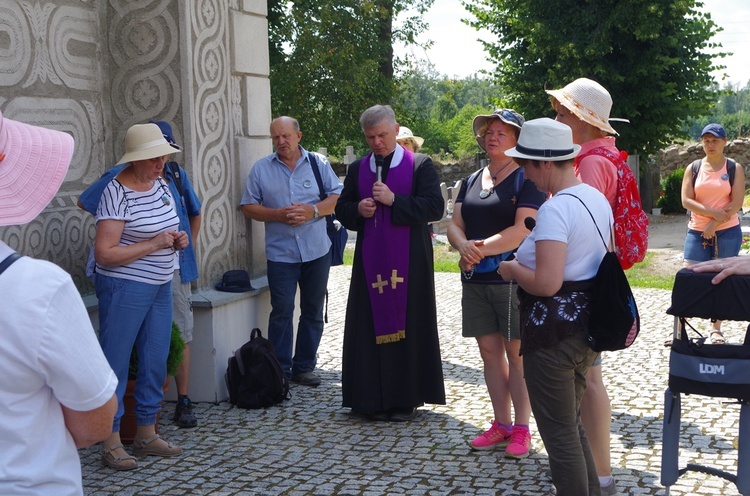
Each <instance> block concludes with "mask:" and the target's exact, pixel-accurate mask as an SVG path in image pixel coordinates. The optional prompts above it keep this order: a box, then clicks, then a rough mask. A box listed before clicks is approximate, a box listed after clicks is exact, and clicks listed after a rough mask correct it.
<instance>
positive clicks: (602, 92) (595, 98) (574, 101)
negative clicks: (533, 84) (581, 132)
mask: <svg viewBox="0 0 750 496" xmlns="http://www.w3.org/2000/svg"><path fill="white" fill-rule="evenodd" d="M545 91H546V92H547V94H549V95H551V96H552V97H553V98H554V99H555V100H557V102H558V103H559V104H560V105H562V106H563V107H565V108H566V109H568V110H569V111H571V112H572V113H573V114H574V115H575V116H576V117H578V118H579V119H581V120H582V121H584V122H586V123H588V124H591V125H592V126H594V127H596V128H597V129H601V130H602V131H606V132H608V133H610V134H615V135H616V134H618V132H617V131H615V129H614V128H613V127H612V126H611V125H610V124H609V121H620V122H630V121H629V120H627V119H620V118H614V117H610V116H609V112H610V111H611V110H612V97H611V96H610V94H609V91H607V90H606V89H605V88H604V86H602V85H601V84H599V83H597V82H596V81H593V80H591V79H587V78H579V79H576V80H575V81H573V82H572V83H570V84H568V85H567V86H565V87H564V88H562V89H559V90H545ZM552 105H553V106H555V103H554V102H552Z"/></svg>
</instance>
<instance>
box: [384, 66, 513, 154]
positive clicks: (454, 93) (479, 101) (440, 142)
mask: <svg viewBox="0 0 750 496" xmlns="http://www.w3.org/2000/svg"><path fill="white" fill-rule="evenodd" d="M499 98H500V95H499V93H498V88H497V86H496V85H495V83H494V82H492V81H491V80H489V79H487V78H480V77H477V76H469V77H467V78H463V79H450V78H448V77H446V76H444V75H441V74H438V73H437V72H436V71H435V69H434V68H433V67H432V66H431V65H429V64H424V63H420V64H415V66H414V67H412V69H411V70H409V71H407V73H406V74H404V75H403V76H402V77H401V78H400V79H399V81H398V85H397V88H396V93H395V95H394V107H395V109H396V112H397V115H398V116H399V122H400V123H401V124H403V125H405V126H408V127H409V128H411V130H412V131H413V132H414V133H415V134H417V135H419V136H422V137H423V138H424V139H425V143H424V149H423V151H424V152H425V153H431V154H439V155H447V156H451V157H453V158H465V157H468V156H472V155H474V153H476V152H478V151H480V150H479V147H478V146H477V144H476V140H475V139H474V132H473V130H472V126H471V123H472V121H473V119H474V117H475V116H476V115H477V114H485V113H489V112H491V111H492V109H493V108H494V107H495V106H496V105H497V104H498V100H499Z"/></svg>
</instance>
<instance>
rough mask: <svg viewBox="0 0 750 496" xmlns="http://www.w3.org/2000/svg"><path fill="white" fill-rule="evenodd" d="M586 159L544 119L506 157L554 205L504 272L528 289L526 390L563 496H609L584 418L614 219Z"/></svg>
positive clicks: (524, 304) (524, 299)
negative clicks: (578, 166)
mask: <svg viewBox="0 0 750 496" xmlns="http://www.w3.org/2000/svg"><path fill="white" fill-rule="evenodd" d="M580 149H581V146H580V145H577V144H574V143H573V136H572V133H571V130H570V128H569V127H568V126H566V125H564V124H561V123H559V122H555V121H553V120H552V119H547V118H543V119H535V120H532V121H528V122H526V124H524V126H523V127H522V128H521V135H520V137H519V138H518V144H517V145H516V146H515V147H514V148H511V149H510V150H507V151H506V152H505V154H506V155H507V156H509V157H513V158H514V159H515V160H516V162H518V164H519V165H520V166H521V167H523V170H524V174H525V175H526V177H527V178H529V179H530V180H531V181H532V182H533V183H534V184H536V186H537V188H539V189H540V190H541V191H545V192H547V193H549V194H551V195H552V196H551V198H550V199H548V200H547V201H546V202H544V204H543V205H542V206H541V207H539V212H538V214H537V218H536V226H535V227H534V229H533V230H532V231H531V234H529V236H528V237H527V238H526V239H525V240H524V241H523V242H522V243H521V246H519V247H518V251H517V252H516V260H514V261H511V262H502V263H501V264H500V269H499V271H500V275H502V277H503V279H505V280H515V281H516V282H517V283H518V285H519V286H520V288H521V289H519V291H518V293H519V300H520V302H521V306H520V313H521V353H522V354H523V370H524V375H525V377H526V387H527V389H528V392H529V399H530V401H531V408H532V411H533V412H534V418H535V419H536V424H537V428H538V429H539V434H540V436H541V437H542V441H544V445H545V447H546V449H547V453H548V455H549V464H550V469H551V475H552V481H553V483H554V485H555V488H556V489H557V494H558V496H563V495H568V496H580V495H583V494H591V495H599V494H601V493H600V483H599V478H598V477H597V473H596V465H595V463H594V459H593V457H592V454H591V450H590V448H589V443H588V440H587V438H586V433H585V431H584V429H583V426H582V425H581V421H580V415H579V408H580V403H581V397H582V396H583V393H584V391H585V389H586V380H585V376H586V372H587V371H588V369H589V367H591V366H592V365H593V363H594V360H596V358H597V353H596V352H594V351H593V350H592V349H591V348H590V347H589V345H588V340H587V335H588V332H587V329H586V325H587V322H588V319H587V318H586V317H585V315H587V314H588V306H589V304H590V303H589V302H590V298H591V284H592V282H591V280H592V279H593V278H594V276H595V275H596V273H597V270H598V268H599V264H600V263H601V261H602V258H604V254H605V253H606V248H605V244H604V242H603V239H609V236H610V231H611V225H612V211H611V209H609V208H607V199H606V198H605V197H604V195H602V194H601V193H600V192H599V191H597V190H596V189H595V188H592V187H591V186H589V185H587V184H584V183H582V182H581V180H580V179H579V178H578V177H576V175H575V171H574V170H573V163H574V159H575V157H576V155H578V152H579V151H580ZM600 233H601V235H600Z"/></svg>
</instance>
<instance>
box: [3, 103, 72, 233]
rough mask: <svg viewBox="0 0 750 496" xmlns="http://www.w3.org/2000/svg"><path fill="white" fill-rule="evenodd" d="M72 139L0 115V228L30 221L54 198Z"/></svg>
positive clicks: (67, 165)
mask: <svg viewBox="0 0 750 496" xmlns="http://www.w3.org/2000/svg"><path fill="white" fill-rule="evenodd" d="M73 147H74V142H73V137H72V136H70V135H69V134H67V133H63V132H61V131H55V130H53V129H47V128H43V127H38V126H32V125H29V124H24V123H22V122H18V121H14V120H11V119H7V118H4V117H3V114H2V112H0V226H17V225H21V224H26V223H28V222H31V221H32V220H33V219H34V218H35V217H36V216H37V215H39V213H40V212H41V211H42V210H44V207H46V206H47V204H48V203H49V202H50V201H51V200H52V198H54V196H55V194H56V193H57V190H58V189H60V185H61V184H62V183H63V180H64V179H65V174H66V172H67V171H68V167H69V166H70V160H71V159H72V158H73Z"/></svg>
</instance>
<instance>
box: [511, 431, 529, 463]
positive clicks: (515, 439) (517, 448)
mask: <svg viewBox="0 0 750 496" xmlns="http://www.w3.org/2000/svg"><path fill="white" fill-rule="evenodd" d="M529 448H531V432H530V431H529V428H528V427H527V426H525V425H515V426H513V430H512V431H511V433H510V441H509V442H508V447H507V448H506V449H505V458H516V459H518V458H526V457H527V456H529Z"/></svg>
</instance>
